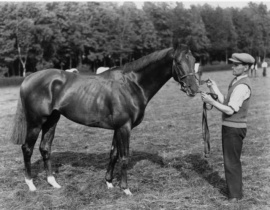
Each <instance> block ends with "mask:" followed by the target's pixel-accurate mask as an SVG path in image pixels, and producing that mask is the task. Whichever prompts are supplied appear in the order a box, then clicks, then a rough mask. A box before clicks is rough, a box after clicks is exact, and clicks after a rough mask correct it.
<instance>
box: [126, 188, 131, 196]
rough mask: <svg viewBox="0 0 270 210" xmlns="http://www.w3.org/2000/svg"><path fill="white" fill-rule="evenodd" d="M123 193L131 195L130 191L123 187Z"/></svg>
mask: <svg viewBox="0 0 270 210" xmlns="http://www.w3.org/2000/svg"><path fill="white" fill-rule="evenodd" d="M124 193H125V194H126V195H129V196H132V193H131V192H130V190H129V189H125V190H124Z"/></svg>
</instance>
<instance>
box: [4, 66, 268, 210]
mask: <svg viewBox="0 0 270 210" xmlns="http://www.w3.org/2000/svg"><path fill="white" fill-rule="evenodd" d="M258 73H259V74H260V75H259V77H257V78H252V79H251V80H252V84H253V87H254V89H253V98H252V104H251V107H250V113H249V114H250V115H249V127H248V133H247V137H246V138H245V140H244V147H243V153H242V163H243V182H244V198H243V200H242V201H241V202H239V203H238V204H228V203H227V201H226V184H225V179H224V171H223V159H222V150H221V135H220V113H219V112H218V111H217V110H212V111H209V112H208V121H209V122H208V123H209V127H210V133H211V155H210V158H208V159H205V158H204V157H203V143H202V136H201V117H202V116H201V113H202V102H201V100H200V96H199V95H198V96H196V97H195V98H188V97H187V96H186V95H185V94H184V93H182V92H180V91H179V86H178V85H177V84H176V83H175V82H174V81H173V80H170V81H169V82H168V83H167V84H166V85H165V86H164V87H163V88H162V89H161V90H160V91H159V93H158V94H157V95H156V96H155V97H154V98H153V99H152V101H151V102H150V104H149V105H148V107H147V109H146V115H145V119H144V121H143V122H142V123H141V124H140V125H139V126H138V127H137V128H135V129H134V130H133V131H132V136H131V145H130V148H131V162H130V165H129V171H128V178H129V186H130V190H131V191H132V193H133V196H132V197H127V196H125V195H124V194H123V193H122V192H121V191H120V190H119V187H118V182H119V168H118V167H117V168H116V170H115V180H114V185H115V188H114V189H112V190H108V189H106V185H105V182H104V176H105V171H106V166H107V164H108V161H109V150H110V147H111V140H112V134H113V132H112V131H110V130H104V129H97V128H88V127H85V126H81V125H78V124H76V123H73V122H71V121H69V120H67V119H65V118H64V117H62V118H61V120H60V122H59V123H58V127H57V131H56V136H55V140H54V143H53V147H52V161H53V169H54V171H55V176H56V179H57V181H58V183H59V184H60V185H62V188H61V189H59V190H56V189H53V188H52V187H51V186H49V185H48V184H47V182H46V177H45V172H44V170H43V163H42V161H41V156H40V153H39V151H38V146H39V141H38V142H37V144H36V147H35V151H34V154H33V157H32V163H33V169H34V170H33V175H34V183H35V184H36V186H37V188H38V190H37V191H36V192H29V191H28V187H27V185H26V184H25V182H24V177H23V160H22V153H21V149H20V147H19V146H16V145H13V144H11V143H10V142H8V141H7V140H6V137H7V135H8V132H9V129H10V126H11V125H12V118H13V115H14V113H15V106H16V101H17V96H18V87H9V88H1V89H0V143H1V146H0V161H1V164H0V209H1V210H2V209H8V210H9V209H12V210H15V209H23V210H24V209H72V210H74V209H80V210H81V209H108V210H109V209H110V210H111V209H121V210H127V209H132V210H135V209H155V210H156V209H160V210H161V209H166V210H167V209H168V210H171V209H192V210H193V209H194V210H195V209H202V210H204V209H205V210H206V209H207V210H216V209H228V210H234V209H243V210H257V209H261V210H267V209H270V141H269V139H270V138H269V137H270V129H269V125H270V105H269V104H270V92H269V89H270V76H268V77H262V76H261V70H259V72H258ZM207 77H210V78H212V79H214V80H215V81H217V83H218V84H219V85H220V88H221V89H222V90H223V92H226V89H227V85H228V83H229V81H230V80H231V79H232V75H231V72H230V71H223V72H211V73H210V72H209V73H205V74H204V75H203V78H207ZM203 89H204V88H203ZM205 90H206V89H205Z"/></svg>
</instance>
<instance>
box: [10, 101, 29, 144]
mask: <svg viewBox="0 0 270 210" xmlns="http://www.w3.org/2000/svg"><path fill="white" fill-rule="evenodd" d="M26 130H27V122H26V117H25V110H24V107H23V105H22V100H21V97H19V100H18V104H17V110H16V115H15V119H14V125H13V129H12V133H11V135H10V140H11V141H12V142H13V143H14V144H24V142H25V139H26Z"/></svg>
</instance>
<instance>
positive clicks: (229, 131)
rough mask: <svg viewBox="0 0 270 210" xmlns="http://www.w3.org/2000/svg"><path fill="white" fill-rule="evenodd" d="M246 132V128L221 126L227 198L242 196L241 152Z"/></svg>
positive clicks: (239, 197)
mask: <svg viewBox="0 0 270 210" xmlns="http://www.w3.org/2000/svg"><path fill="white" fill-rule="evenodd" d="M246 133H247V129H246V128H233V127H228V126H224V125H223V126H222V151H223V160H224V170H225V179H226V183H227V186H228V197H229V198H238V199H241V198H242V197H243V192H242V187H243V183H242V164H241V153H242V147H243V140H244V138H245V137H246Z"/></svg>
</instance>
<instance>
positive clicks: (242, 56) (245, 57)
mask: <svg viewBox="0 0 270 210" xmlns="http://www.w3.org/2000/svg"><path fill="white" fill-rule="evenodd" d="M229 60H230V61H232V62H234V63H247V64H253V63H254V62H255V59H254V58H253V57H252V56H251V55H250V54H247V53H233V54H232V57H231V58H230V59H229Z"/></svg>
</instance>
